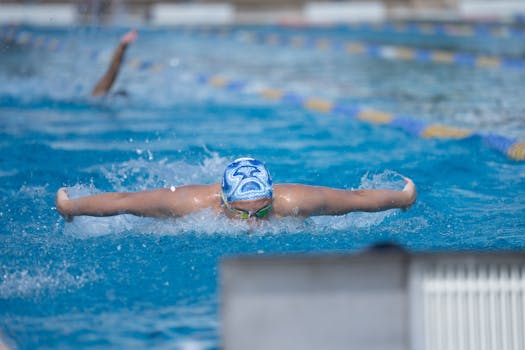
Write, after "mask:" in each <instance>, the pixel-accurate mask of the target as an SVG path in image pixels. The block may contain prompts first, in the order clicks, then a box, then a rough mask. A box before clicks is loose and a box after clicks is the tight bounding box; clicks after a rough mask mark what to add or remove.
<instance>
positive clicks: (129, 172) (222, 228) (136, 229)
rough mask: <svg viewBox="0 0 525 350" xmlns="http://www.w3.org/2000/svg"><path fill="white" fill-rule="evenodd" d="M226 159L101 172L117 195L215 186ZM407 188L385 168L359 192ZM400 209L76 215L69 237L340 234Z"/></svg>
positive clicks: (75, 193)
mask: <svg viewBox="0 0 525 350" xmlns="http://www.w3.org/2000/svg"><path fill="white" fill-rule="evenodd" d="M225 164H226V159H225V158H223V157H220V156H218V155H217V154H212V155H211V156H210V157H207V158H206V159H205V160H204V161H203V162H202V163H200V164H189V163H187V162H184V161H176V162H172V163H168V162H167V160H165V159H163V160H160V161H149V160H145V159H138V160H130V161H127V162H124V163H120V164H117V165H111V166H109V167H107V166H103V167H102V168H100V169H99V170H100V171H101V172H102V173H103V174H104V176H105V177H106V178H107V179H108V180H109V182H110V183H111V184H112V190H114V191H135V190H143V189H151V188H158V187H166V186H170V185H174V186H179V185H181V184H189V183H203V182H204V183H206V182H208V181H210V182H213V180H216V179H218V178H219V176H220V174H221V172H222V169H224V166H225ZM403 185H404V181H403V178H402V176H401V175H400V174H398V173H396V172H394V171H391V170H386V171H384V172H382V173H379V174H369V173H366V174H365V175H363V177H362V178H361V184H360V186H359V188H388V189H398V190H399V189H402V187H403ZM100 192H101V191H100V190H98V189H97V188H96V187H95V186H94V184H93V183H91V184H89V185H87V186H86V185H80V184H77V185H75V186H73V187H71V188H70V189H69V193H70V196H71V198H76V197H81V196H86V195H92V194H96V193H100ZM396 213H397V210H388V211H383V212H378V213H360V212H355V213H349V214H346V215H341V216H319V217H313V218H309V219H307V220H303V219H299V218H291V217H290V218H282V219H271V220H268V221H261V222H259V223H257V224H256V225H250V224H248V223H246V222H243V221H238V220H230V219H228V218H227V217H226V216H224V215H218V216H217V215H216V214H215V213H214V212H213V211H212V210H211V209H204V210H201V211H199V212H196V213H193V214H191V215H187V216H184V217H181V218H176V219H153V218H141V217H136V216H133V215H118V216H113V217H104V218H98V217H86V216H80V217H76V218H75V220H74V221H73V222H72V223H70V224H67V225H65V227H64V231H63V232H64V234H66V235H70V236H74V237H77V238H81V239H84V238H90V237H97V236H103V235H109V234H113V235H122V234H137V233H138V234H155V235H180V234H188V233H198V234H203V235H214V234H222V235H230V236H235V235H242V234H247V233H248V234H252V235H268V234H274V235H275V234H294V233H304V232H310V233H314V234H323V233H328V232H333V231H334V230H335V231H345V230H350V231H352V230H355V229H366V228H373V227H377V226H379V225H381V223H382V222H383V221H384V220H385V219H387V218H389V217H392V216H394V215H396Z"/></svg>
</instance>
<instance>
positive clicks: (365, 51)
mask: <svg viewBox="0 0 525 350" xmlns="http://www.w3.org/2000/svg"><path fill="white" fill-rule="evenodd" d="M183 32H184V33H186V34H189V35H197V36H199V35H201V36H218V37H223V38H226V37H233V38H234V39H235V40H237V41H240V42H244V43H250V44H262V45H273V46H278V45H279V46H285V47H291V48H296V49H300V48H313V49H317V50H325V51H326V50H332V51H335V52H340V53H346V54H350V55H365V56H368V57H374V58H382V59H388V60H401V61H415V62H427V63H437V64H449V65H458V66H466V67H472V68H492V69H495V68H499V69H517V70H525V59H519V58H513V57H509V56H495V55H487V54H473V53H469V52H461V51H448V50H441V49H423V48H412V47H408V46H399V45H385V44H372V43H367V42H360V41H345V40H333V39H327V38H312V37H311V36H306V35H290V36H287V35H282V34H275V33H257V32H253V31H247V30H230V29H223V30H218V31H217V30H213V29H209V28H208V29H206V28H205V29H192V30H185V31H183Z"/></svg>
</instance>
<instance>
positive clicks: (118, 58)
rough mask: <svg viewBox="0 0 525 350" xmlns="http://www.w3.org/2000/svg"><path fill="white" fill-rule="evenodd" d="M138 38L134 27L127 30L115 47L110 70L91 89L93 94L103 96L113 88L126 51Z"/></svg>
mask: <svg viewBox="0 0 525 350" xmlns="http://www.w3.org/2000/svg"><path fill="white" fill-rule="evenodd" d="M136 38H137V31H136V30H135V29H134V30H130V31H129V32H127V33H126V34H125V35H124V36H123V37H122V38H121V39H120V42H119V45H118V46H117V48H116V49H115V52H114V53H113V57H112V58H111V64H110V65H109V68H108V70H107V71H106V73H105V74H104V76H103V77H102V78H101V79H100V80H99V81H98V83H97V84H96V85H95V87H94V88H93V91H91V95H92V96H102V95H104V94H106V93H107V92H108V91H109V89H111V86H113V83H114V82H115V79H116V78H117V75H118V73H119V71H120V66H121V65H122V60H123V59H124V53H125V52H126V49H127V47H128V45H129V44H131V43H132V42H134V41H135V39H136Z"/></svg>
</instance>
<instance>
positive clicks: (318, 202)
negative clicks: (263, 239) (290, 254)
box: [289, 178, 417, 217]
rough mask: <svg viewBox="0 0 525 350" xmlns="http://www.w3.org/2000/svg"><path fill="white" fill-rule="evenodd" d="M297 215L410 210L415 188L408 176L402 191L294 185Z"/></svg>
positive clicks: (415, 194) (291, 196)
mask: <svg viewBox="0 0 525 350" xmlns="http://www.w3.org/2000/svg"><path fill="white" fill-rule="evenodd" d="M290 194H291V195H290V196H289V197H290V198H291V199H292V200H291V203H293V202H295V203H296V204H292V205H291V206H290V207H293V208H294V209H293V210H291V211H290V213H291V214H293V215H294V216H304V217H307V216H316V215H343V214H346V213H349V212H353V211H364V212H377V211H382V210H388V209H395V208H400V209H403V210H406V209H408V208H409V207H410V206H411V205H412V204H413V203H414V202H415V200H416V197H417V192H416V187H415V185H414V183H413V182H412V180H410V179H408V178H405V187H404V188H403V190H402V191H396V190H382V189H371V190H355V191H353V190H340V189H334V188H329V187H317V186H302V185H295V186H292V187H291V188H290Z"/></svg>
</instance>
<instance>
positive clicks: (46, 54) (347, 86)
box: [0, 27, 525, 349]
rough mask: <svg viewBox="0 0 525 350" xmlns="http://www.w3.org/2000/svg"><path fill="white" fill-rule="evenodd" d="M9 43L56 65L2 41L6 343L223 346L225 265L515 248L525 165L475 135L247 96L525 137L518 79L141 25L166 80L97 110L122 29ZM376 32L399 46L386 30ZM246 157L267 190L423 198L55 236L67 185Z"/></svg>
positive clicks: (0, 236) (142, 38)
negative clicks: (256, 220)
mask: <svg viewBox="0 0 525 350" xmlns="http://www.w3.org/2000/svg"><path fill="white" fill-rule="evenodd" d="M242 29H249V30H252V31H259V32H262V31H272V32H277V33H280V34H290V33H291V32H293V33H297V32H298V31H299V32H301V33H302V34H310V35H318V36H328V37H334V38H335V37H337V38H344V37H345V35H349V34H348V33H347V32H346V29H333V30H331V31H326V30H325V31H322V32H321V31H319V32H316V31H312V30H308V29H304V30H298V29H293V30H291V29H285V28H276V27H264V28H262V27H250V28H242ZM18 30H22V31H26V32H27V33H31V34H32V35H46V36H48V37H50V38H57V39H58V40H59V41H60V43H61V44H62V46H61V48H60V50H58V51H56V52H55V51H53V50H46V49H42V48H40V49H39V48H35V47H29V46H25V45H21V44H14V43H13V42H7V41H6V40H3V41H1V43H2V44H1V48H0V82H1V83H0V133H1V138H0V149H1V152H0V178H1V180H2V186H1V187H0V197H1V199H2V203H3V205H2V208H1V209H0V227H1V228H2V230H1V231H0V320H1V321H0V332H2V333H3V334H4V338H6V339H7V343H8V344H9V345H13V346H14V347H15V348H20V349H34V348H54V349H57V348H61V349H79V348H89V347H98V348H118V349H120V348H159V349H164V348H166V349H172V348H187V349H190V348H191V349H214V348H217V347H218V346H219V339H220V319H219V310H220V309H219V307H220V305H219V300H218V295H219V292H220V291H219V288H218V284H217V282H218V278H219V270H218V263H219V262H220V259H221V258H223V257H225V256H230V255H238V254H261V255H262V254H286V253H292V252H293V253H301V254H302V253H329V252H332V253H334V252H335V253H342V252H345V253H346V252H352V251H356V250H358V249H362V248H364V247H367V246H369V245H371V244H373V243H376V242H384V241H392V242H396V243H399V244H401V245H403V246H404V247H407V248H408V249H412V250H464V249H481V250H507V249H511V250H515V249H523V248H525V162H518V161H513V160H509V159H508V158H506V157H505V156H504V155H502V154H501V153H499V152H497V151H496V150H494V149H492V148H490V147H488V146H487V145H486V144H485V143H484V142H483V140H481V138H479V137H471V138H466V139H462V140H439V139H422V138H416V137H414V136H411V135H409V134H406V133H405V132H403V131H401V130H397V129H394V128H388V127H384V126H373V125H370V124H366V123H363V122H361V121H359V120H356V119H352V118H346V117H344V116H341V115H333V114H325V113H317V112H313V111H309V110H306V109H303V108H300V107H298V106H296V105H292V104H286V103H282V102H275V101H271V100H265V99H261V98H260V97H259V96H258V95H257V94H250V93H247V92H246V91H248V92H249V91H250V88H252V89H254V90H255V89H256V88H257V87H258V86H273V87H276V88H281V89H287V90H293V91H296V92H297V93H301V94H304V95H307V96H317V97H324V98H330V99H332V100H338V101H353V102H356V103H359V104H363V105H366V106H370V107H374V108H378V109H380V110H384V111H389V112H392V113H399V114H408V115H411V116H417V117H418V118H421V120H425V121H434V122H441V123H445V124H447V125H451V126H456V127H468V128H472V129H475V130H480V131H485V132H494V133H497V134H500V135H504V136H508V137H513V138H517V139H519V140H525V127H524V126H525V117H524V116H525V107H524V106H523V104H522V103H521V102H520V101H523V100H524V98H525V86H524V82H525V79H524V78H525V71H520V70H513V71H508V70H504V69H475V68H471V67H462V66H454V65H439V64H433V63H428V62H427V63H418V62H405V61H396V60H384V59H379V58H370V57H365V56H349V55H343V54H341V53H337V52H325V51H317V50H311V49H294V48H287V47H282V46H268V45H257V44H249V43H241V42H239V41H237V40H234V39H232V38H231V37H230V38H228V37H225V38H222V37H217V36H215V37H206V36H199V35H194V33H192V32H191V31H190V32H188V31H182V30H164V29H156V30H153V29H147V28H143V29H142V30H140V32H139V39H138V40H137V42H136V43H134V44H133V45H132V46H131V47H130V49H129V52H128V55H127V58H128V62H130V61H132V59H133V58H139V59H141V60H147V61H149V62H153V63H160V64H162V65H163V67H164V69H163V70H162V71H161V72H158V73H157V72H155V71H153V70H151V69H139V68H137V67H136V66H133V65H132V64H127V65H126V66H125V67H124V68H123V70H122V72H121V75H120V76H119V79H118V81H117V83H116V86H115V89H114V90H118V89H126V90H127V92H128V97H122V96H110V97H107V98H103V99H98V100H97V99H92V98H90V97H88V95H89V91H90V89H91V88H92V86H93V84H94V83H95V81H96V79H97V78H98V77H99V76H100V75H101V74H102V72H103V71H104V69H105V67H106V66H105V65H106V64H107V62H108V59H109V57H110V55H111V52H112V48H113V46H114V44H115V43H116V42H117V41H118V38H119V36H120V35H121V34H122V33H123V30H122V29H109V28H106V29H103V28H102V29H101V28H95V29H94V28H67V29H52V28H32V27H22V28H18ZM353 35H354V36H355V35H356V34H353ZM368 39H369V38H368ZM373 39H374V40H376V41H381V40H382V42H385V43H392V42H393V41H400V40H401V39H400V38H399V37H396V36H394V35H393V34H388V33H383V34H381V35H380V34H377V33H376V34H374V38H373ZM417 39H418V38H416V37H411V38H410V41H411V44H412V45H414V44H417ZM407 40H408V39H407ZM425 40H427V41H428V38H427V39H425ZM450 40H452V39H450ZM454 40H455V41H454V42H452V41H451V42H449V43H448V46H449V47H452V46H459V47H464V48H467V49H469V50H474V49H475V50H478V51H479V52H494V50H495V48H498V53H502V54H504V53H505V52H503V50H504V49H505V46H502V47H498V45H497V43H493V42H491V41H490V40H485V41H481V42H478V43H476V44H475V45H474V44H473V43H472V42H467V41H465V43H461V42H459V43H458V39H454ZM465 40H467V39H465ZM494 40H496V39H494ZM443 41H445V39H440V41H438V44H440V45H441V44H443V45H445V44H447V43H443ZM425 45H427V46H428V45H429V43H428V42H426V43H425ZM462 45H463V46H462ZM474 46H475V47H474ZM484 50H485V51H484ZM513 50H516V48H515V47H514V48H513ZM524 52H525V50H524V51H523V52H522V53H521V54H522V55H523V54H524ZM512 54H514V55H515V54H516V53H515V52H513V53H512ZM198 74H224V75H225V76H229V77H233V78H237V79H242V80H244V81H249V82H250V83H249V84H250V85H249V86H248V87H247V88H246V89H244V90H243V92H239V91H229V90H227V89H217V88H214V87H213V86H210V85H203V84H200V83H199V82H198V81H197V79H195V76H196V75H198ZM245 155H249V156H253V157H256V158H260V159H262V160H264V161H265V162H266V163H267V166H268V168H269V169H270V171H271V173H272V175H273V178H274V181H275V182H276V183H290V182H293V183H307V184H315V185H325V186H333V187H338V188H346V189H357V188H401V186H402V182H401V181H400V177H399V174H402V175H405V176H409V177H411V178H412V179H413V180H414V181H415V183H416V185H417V187H418V192H419V197H418V200H417V202H416V204H415V205H414V206H413V207H412V208H411V209H410V210H409V211H407V212H401V211H399V210H391V211H387V212H382V213H351V214H348V215H344V216H341V217H316V218H311V219H308V220H305V221H301V220H296V219H282V220H272V221H270V222H268V223H264V224H262V225H261V226H260V227H257V228H256V229H255V230H254V229H250V228H249V227H248V226H246V225H245V224H243V223H232V222H230V221H229V220H227V219H225V218H223V217H214V216H213V214H212V213H211V212H209V211H203V212H200V213H197V214H195V215H191V216H189V217H185V218H181V219H177V220H156V219H145V218H137V217H133V216H127V215H124V216H119V217H111V218H88V217H79V218H76V219H75V220H74V222H73V223H65V222H64V221H63V220H62V219H61V218H60V217H59V215H58V214H57V212H56V210H55V208H54V195H55V192H56V190H57V189H58V188H59V187H61V186H68V187H69V189H70V193H71V194H72V196H80V195H86V194H92V193H97V192H102V191H136V190H143V189H152V188H158V187H166V186H171V185H175V186H177V185H182V184H189V183H213V182H216V181H218V179H219V177H220V175H221V172H222V170H223V169H224V166H225V165H226V164H227V163H228V162H229V161H230V160H232V159H233V158H235V157H239V156H245Z"/></svg>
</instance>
